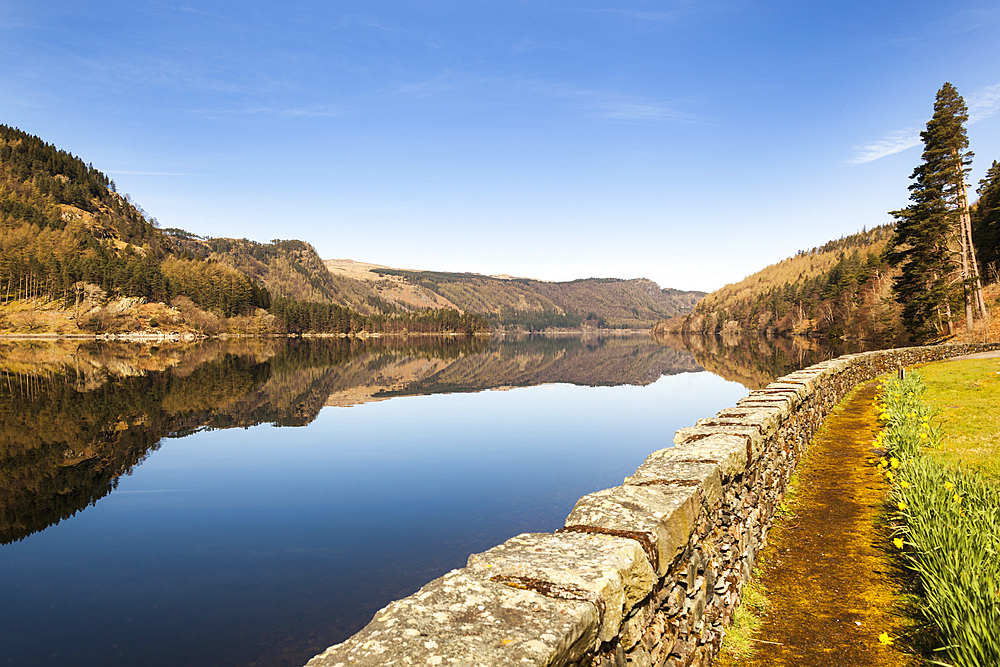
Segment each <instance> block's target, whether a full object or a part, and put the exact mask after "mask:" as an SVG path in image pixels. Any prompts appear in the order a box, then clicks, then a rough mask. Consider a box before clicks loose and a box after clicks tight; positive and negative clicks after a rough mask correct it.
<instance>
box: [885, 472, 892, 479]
mask: <svg viewBox="0 0 1000 667" xmlns="http://www.w3.org/2000/svg"><path fill="white" fill-rule="evenodd" d="M885 476H886V477H888V478H889V481H890V482H891V481H892V473H891V472H889V471H888V470H886V471H885Z"/></svg>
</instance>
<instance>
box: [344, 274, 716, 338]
mask: <svg viewBox="0 0 1000 667" xmlns="http://www.w3.org/2000/svg"><path fill="white" fill-rule="evenodd" d="M335 266H336V265H335ZM368 266H369V267H370V268H369V271H370V272H371V273H375V274H377V275H379V276H380V280H379V281H374V282H372V286H373V288H375V289H377V290H380V295H381V296H382V298H384V299H389V298H396V297H395V296H393V291H394V290H400V289H401V287H400V286H401V285H405V286H406V288H407V289H409V290H410V293H411V294H422V295H424V296H425V297H427V298H429V299H441V300H442V301H444V302H447V303H451V304H454V305H455V306H456V307H458V308H459V309H461V310H463V311H472V312H477V313H481V314H483V315H484V316H486V318H487V319H488V320H490V322H491V323H493V324H494V326H497V327H499V328H501V329H505V328H514V329H518V328H521V329H528V330H540V329H544V328H549V327H566V328H579V327H585V328H615V329H629V328H632V329H648V328H649V327H651V326H652V325H653V324H654V323H655V322H657V321H658V320H660V319H663V318H665V317H672V316H674V315H677V314H681V313H686V312H690V310H691V308H692V307H693V306H694V304H695V303H696V302H697V301H698V299H700V298H701V297H702V296H704V292H696V291H690V292H685V291H681V290H675V289H661V288H660V286H659V285H657V284H656V283H655V282H653V281H651V280H646V279H643V278H639V279H633V280H622V279H618V278H587V279H583V280H572V281H568V282H558V283H557V282H546V281H541V280H532V279H529V278H508V277H494V276H485V275H481V274H477V273H448V272H441V271H410V270H403V269H391V268H386V267H377V266H374V265H368ZM338 270H341V271H342V270H343V269H342V268H339V267H338ZM382 290H386V291H382Z"/></svg>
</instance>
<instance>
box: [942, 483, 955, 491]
mask: <svg viewBox="0 0 1000 667" xmlns="http://www.w3.org/2000/svg"><path fill="white" fill-rule="evenodd" d="M954 488H955V485H954V484H952V483H951V482H945V483H944V490H945V491H951V490H952V489H954Z"/></svg>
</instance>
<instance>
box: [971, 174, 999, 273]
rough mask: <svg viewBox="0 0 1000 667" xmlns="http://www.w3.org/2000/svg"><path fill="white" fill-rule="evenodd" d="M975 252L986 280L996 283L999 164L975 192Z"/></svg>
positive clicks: (997, 266)
mask: <svg viewBox="0 0 1000 667" xmlns="http://www.w3.org/2000/svg"><path fill="white" fill-rule="evenodd" d="M976 193H977V194H978V195H979V202H978V203H977V205H976V224H975V231H976V251H977V252H978V254H979V259H980V260H981V261H982V266H983V271H984V273H985V274H986V278H987V279H988V280H992V281H993V282H997V272H998V271H1000V162H997V161H996V160H994V161H993V165H992V166H991V167H990V168H989V170H988V171H987V172H986V177H985V178H983V180H981V181H980V182H979V188H978V189H977V190H976Z"/></svg>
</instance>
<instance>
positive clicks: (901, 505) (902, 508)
mask: <svg viewBox="0 0 1000 667" xmlns="http://www.w3.org/2000/svg"><path fill="white" fill-rule="evenodd" d="M899 509H901V510H905V509H906V503H904V502H902V501H900V502H899Z"/></svg>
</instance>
